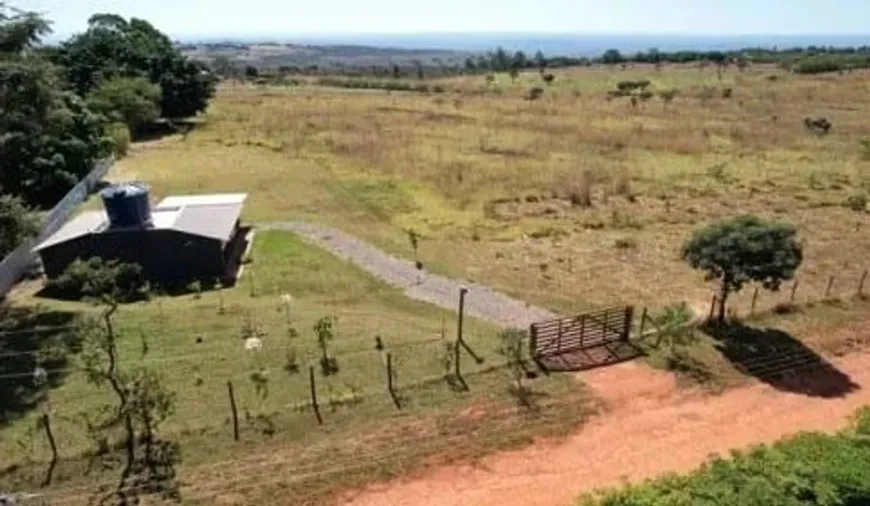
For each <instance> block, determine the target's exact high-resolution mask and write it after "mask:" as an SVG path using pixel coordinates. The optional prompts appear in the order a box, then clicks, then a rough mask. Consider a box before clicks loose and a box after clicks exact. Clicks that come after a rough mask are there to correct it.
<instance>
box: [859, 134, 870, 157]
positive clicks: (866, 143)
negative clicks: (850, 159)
mask: <svg viewBox="0 0 870 506" xmlns="http://www.w3.org/2000/svg"><path fill="white" fill-rule="evenodd" d="M858 143H859V146H860V149H861V159H862V160H870V139H861V140H860V141H858Z"/></svg>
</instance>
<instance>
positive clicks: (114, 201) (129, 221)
mask: <svg viewBox="0 0 870 506" xmlns="http://www.w3.org/2000/svg"><path fill="white" fill-rule="evenodd" d="M100 195H101V196H102V197H103V205H105V206H106V214H108V215H109V227H110V228H129V227H141V228H144V227H150V226H151V224H152V222H151V203H150V202H149V198H150V190H149V188H148V186H147V185H145V184H144V183H121V184H116V185H112V186H110V187H108V188H106V189H104V190H103V191H102V192H100Z"/></svg>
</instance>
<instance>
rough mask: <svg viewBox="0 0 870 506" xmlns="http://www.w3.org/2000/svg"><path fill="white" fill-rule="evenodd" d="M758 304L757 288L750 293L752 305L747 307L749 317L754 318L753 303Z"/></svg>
mask: <svg viewBox="0 0 870 506" xmlns="http://www.w3.org/2000/svg"><path fill="white" fill-rule="evenodd" d="M756 302H758V287H755V291H754V292H752V304H751V305H750V306H749V316H755V303H756Z"/></svg>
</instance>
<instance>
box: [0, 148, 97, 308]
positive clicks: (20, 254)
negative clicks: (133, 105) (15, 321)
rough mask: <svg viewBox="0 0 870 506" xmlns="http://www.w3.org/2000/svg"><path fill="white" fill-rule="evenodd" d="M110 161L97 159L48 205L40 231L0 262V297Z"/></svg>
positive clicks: (90, 187)
mask: <svg viewBox="0 0 870 506" xmlns="http://www.w3.org/2000/svg"><path fill="white" fill-rule="evenodd" d="M113 165H114V159H111V158H110V159H106V160H101V161H99V162H97V165H96V167H94V169H93V170H91V172H90V173H89V174H88V175H87V176H85V177H84V179H82V180H81V181H79V182H78V183H77V184H76V185H75V186H74V187H73V188H72V190H70V191H69V192H68V193H67V194H66V195H65V196H64V197H63V198H62V199H61V200H60V201H59V202H58V203H57V204H56V205H55V206H54V207H53V208H52V209H51V212H49V214H48V217H47V218H46V219H45V224H44V225H43V226H42V230H41V232H40V233H39V235H38V236H36V237H35V238H33V239H31V240H28V241H25V242H24V243H23V244H21V245H19V246H18V247H17V248H15V250H13V251H12V253H9V254H8V255H6V258H4V259H3V261H2V262H0V298H2V297H6V295H7V294H8V293H9V292H10V291H11V290H12V288H13V287H14V286H15V285H16V283H18V281H20V280H21V277H22V276H24V273H26V272H27V270H28V269H30V268H31V267H32V266H33V265H34V264H35V263H36V261H37V258H38V255H37V254H36V253H34V252H33V248H34V247H35V246H36V245H38V244H39V243H40V242H42V241H44V240H45V239H47V238H48V237H49V236H51V235H52V234H54V233H55V232H57V231H58V230H60V227H62V226H63V224H64V223H66V221H67V220H68V219H69V218H70V216H72V213H73V212H74V211H75V209H76V207H78V205H79V204H81V203H82V202H84V201H85V200H86V199H87V198H88V196H89V195H90V194H91V193H93V191H94V189H95V188H96V186H97V183H98V182H99V181H100V180H101V179H102V178H103V177H104V176H105V175H106V174H107V173H108V172H109V169H111V168H112V166H113Z"/></svg>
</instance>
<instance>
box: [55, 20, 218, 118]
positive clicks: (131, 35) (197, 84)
mask: <svg viewBox="0 0 870 506" xmlns="http://www.w3.org/2000/svg"><path fill="white" fill-rule="evenodd" d="M54 59H55V61H56V62H57V63H58V64H60V65H62V66H63V67H64V68H65V70H66V76H67V79H68V81H69V83H70V86H71V87H72V88H73V89H74V90H75V91H76V92H77V93H78V94H79V95H82V96H86V95H88V94H90V93H91V92H92V91H94V90H95V89H98V88H99V87H100V86H101V85H103V83H104V82H106V81H110V80H113V79H116V78H145V79H148V80H149V81H150V82H152V83H154V84H156V85H158V86H160V89H161V98H160V111H161V113H162V115H163V116H164V117H167V118H184V117H189V116H194V115H196V114H197V113H199V112H201V111H203V110H205V108H206V107H207V106H208V101H209V99H210V98H211V97H212V96H213V95H214V92H215V85H216V83H217V78H216V77H215V76H214V75H213V74H212V73H211V72H209V70H208V68H207V67H206V66H205V65H204V64H202V63H200V62H196V61H193V60H189V59H188V58H187V57H185V56H184V55H183V54H181V52H180V51H179V50H178V49H177V48H176V47H175V46H174V45H173V43H172V41H171V40H170V39H169V37H167V36H166V35H165V34H164V33H162V32H160V31H159V30H158V29H156V28H155V27H154V26H152V25H151V24H150V23H148V22H147V21H144V20H141V19H137V18H131V19H130V20H129V21H128V20H126V19H124V18H122V17H121V16H117V15H114V14H97V15H94V16H92V17H91V18H90V20H89V21H88V29H87V30H86V31H85V32H84V33H81V34H79V35H75V36H73V37H72V38H71V39H70V40H68V41H67V42H65V43H64V44H63V45H62V46H61V48H60V50H59V51H58V52H57V53H56V54H55V57H54Z"/></svg>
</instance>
